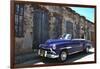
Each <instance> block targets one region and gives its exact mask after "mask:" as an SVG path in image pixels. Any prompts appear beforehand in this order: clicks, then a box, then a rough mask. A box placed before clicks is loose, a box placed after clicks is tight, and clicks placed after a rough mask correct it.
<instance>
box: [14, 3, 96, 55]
mask: <svg viewBox="0 0 100 69" xmlns="http://www.w3.org/2000/svg"><path fill="white" fill-rule="evenodd" d="M15 10H16V11H15V34H16V37H15V51H16V55H19V54H24V53H29V52H32V49H36V48H38V47H39V44H41V43H44V42H45V41H46V40H47V39H55V38H59V37H60V36H61V35H62V34H64V33H69V34H72V36H73V38H84V39H88V40H92V41H94V40H95V38H94V37H93V36H94V34H95V31H94V23H92V22H90V21H88V20H87V19H86V18H85V17H84V16H80V15H79V14H78V13H76V12H75V11H73V10H72V9H70V8H69V7H66V6H51V5H50V6H48V5H39V4H16V8H15Z"/></svg>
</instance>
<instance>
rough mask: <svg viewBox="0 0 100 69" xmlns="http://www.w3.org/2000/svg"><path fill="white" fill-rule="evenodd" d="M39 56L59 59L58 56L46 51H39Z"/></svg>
mask: <svg viewBox="0 0 100 69" xmlns="http://www.w3.org/2000/svg"><path fill="white" fill-rule="evenodd" d="M38 55H39V56H42V57H48V58H58V57H59V55H56V54H50V53H48V52H47V51H45V50H40V49H39V50H38Z"/></svg>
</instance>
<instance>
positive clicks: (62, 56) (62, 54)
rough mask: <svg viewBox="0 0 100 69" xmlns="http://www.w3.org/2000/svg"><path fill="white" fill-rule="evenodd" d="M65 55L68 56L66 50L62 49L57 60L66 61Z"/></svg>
mask: <svg viewBox="0 0 100 69" xmlns="http://www.w3.org/2000/svg"><path fill="white" fill-rule="evenodd" d="M67 57H68V53H67V51H65V50H63V51H61V53H60V55H59V60H60V61H62V62H64V61H66V59H67Z"/></svg>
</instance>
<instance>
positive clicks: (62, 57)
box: [61, 52, 67, 60]
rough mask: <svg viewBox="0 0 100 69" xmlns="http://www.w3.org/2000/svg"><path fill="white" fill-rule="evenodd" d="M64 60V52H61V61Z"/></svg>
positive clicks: (65, 56)
mask: <svg viewBox="0 0 100 69" xmlns="http://www.w3.org/2000/svg"><path fill="white" fill-rule="evenodd" d="M66 58H67V54H66V52H62V53H61V60H66Z"/></svg>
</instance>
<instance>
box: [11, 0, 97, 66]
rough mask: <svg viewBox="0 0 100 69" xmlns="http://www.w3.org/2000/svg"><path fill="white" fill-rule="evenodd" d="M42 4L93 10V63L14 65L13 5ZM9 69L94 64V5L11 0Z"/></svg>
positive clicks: (95, 60)
mask: <svg viewBox="0 0 100 69" xmlns="http://www.w3.org/2000/svg"><path fill="white" fill-rule="evenodd" d="M33 3H34V4H43V5H55V6H56V5H59V6H71V7H88V8H94V9H95V11H94V25H95V26H94V28H95V48H94V61H86V62H74V63H68V64H66V63H58V64H41V65H39V64H38V65H19V66H16V65H15V30H14V21H15V19H14V18H15V16H14V14H15V8H14V7H15V5H16V4H33ZM10 10H11V12H10V21H11V22H10V68H28V67H44V66H60V65H76V64H90V63H96V62H97V59H96V51H97V50H96V49H97V48H96V5H81V4H67V3H50V2H35V1H13V0H11V4H10Z"/></svg>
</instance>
